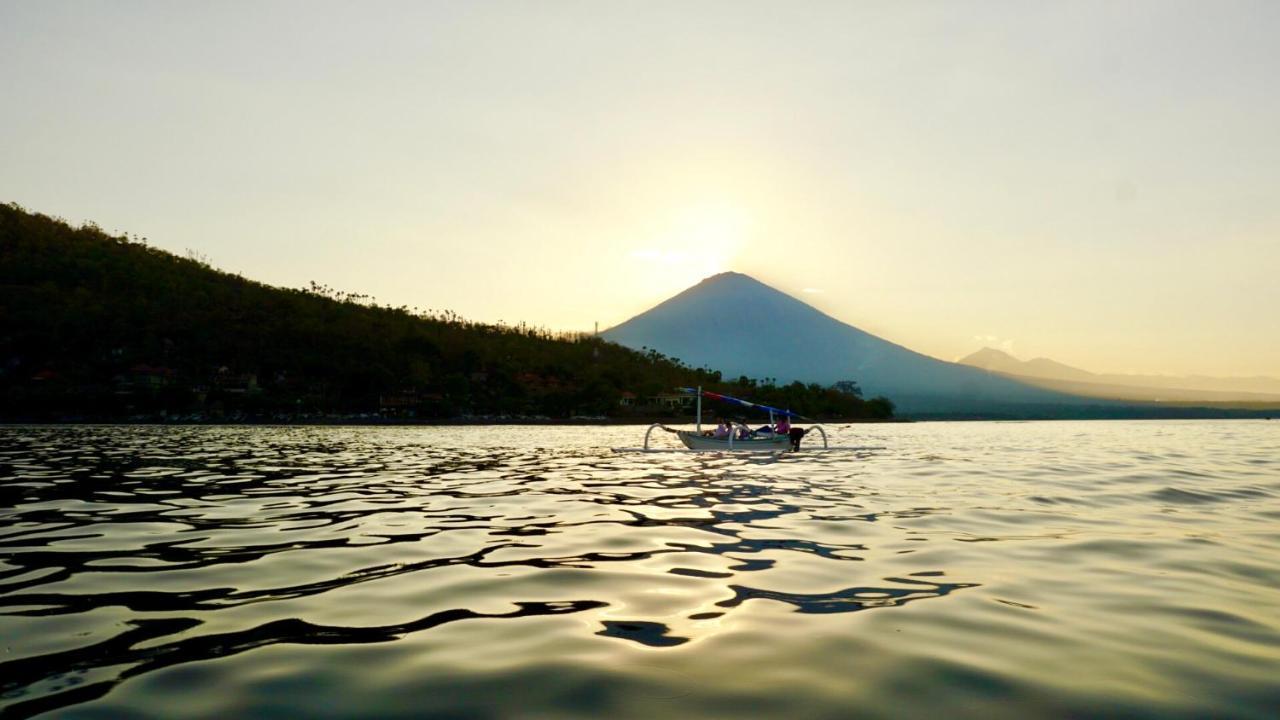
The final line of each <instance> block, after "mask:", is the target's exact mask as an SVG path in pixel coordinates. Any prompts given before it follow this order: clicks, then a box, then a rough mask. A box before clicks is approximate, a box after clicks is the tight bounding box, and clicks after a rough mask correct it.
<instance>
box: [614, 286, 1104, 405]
mask: <svg viewBox="0 0 1280 720" xmlns="http://www.w3.org/2000/svg"><path fill="white" fill-rule="evenodd" d="M603 336H604V338H605V339H607V340H612V341H614V342H617V343H619V344H621V345H625V346H627V347H631V348H634V349H642V348H650V349H654V350H657V351H659V352H661V353H663V354H666V355H668V356H671V357H677V358H679V359H681V360H682V361H684V362H686V363H689V364H690V365H693V366H695V367H702V366H706V367H710V368H715V369H719V370H722V371H724V372H725V373H726V374H727V375H729V376H730V377H732V376H735V375H739V374H741V375H747V376H752V377H770V378H774V379H776V380H777V381H778V382H782V383H785V382H791V381H794V380H799V381H802V382H817V383H823V384H828V383H833V382H837V381H840V380H855V381H857V382H858V383H859V384H860V385H861V387H862V388H863V390H864V392H865V394H866V395H868V396H872V395H885V396H888V397H889V398H890V399H891V400H893V401H894V403H896V404H897V406H898V407H899V409H900V410H902V411H904V412H907V413H912V414H934V413H937V414H986V415H991V414H996V415H1000V414H1008V415H1014V416H1018V415H1023V414H1032V415H1037V414H1045V413H1048V414H1051V415H1052V414H1053V413H1054V412H1056V411H1057V410H1061V409H1062V408H1065V407H1070V406H1078V405H1081V404H1082V403H1085V402H1086V401H1084V400H1082V399H1081V398H1078V397H1073V396H1070V395H1066V394H1063V393H1059V392H1054V391H1051V390H1045V389H1043V388H1038V387H1034V386H1032V385H1029V384H1027V383H1023V382H1019V381H1016V380H1012V379H1008V378H1005V377H1001V376H998V375H992V374H991V373H988V372H985V371H982V370H979V369H977V368H972V367H968V366H965V365H958V364H956V363H949V362H945V361H942V360H938V359H936V358H932V357H928V356H926V355H922V354H920V353H917V352H914V351H912V350H909V349H908V348H905V347H902V346H901V345H897V344H894V343H892V342H889V341H887V340H884V339H882V338H879V337H876V336H875V335H872V334H870V333H867V332H865V331H863V330H861V329H859V328H856V327H854V326H852V325H848V324H846V323H843V322H841V321H839V320H836V319H835V318H833V317H830V316H829V315H826V314H824V313H822V312H821V311H819V310H817V309H816V308H814V307H812V306H810V305H807V304H805V303H803V302H801V301H800V300H797V299H796V298H794V297H791V296H790V295H787V294H785V293H783V292H781V291H779V290H776V289H774V288H772V287H769V286H768V285H765V284H764V283H762V282H760V281H758V280H756V279H754V278H751V277H749V276H747V275H743V274H741V273H734V272H728V273H721V274H719V275H715V276H713V277H709V278H707V279H705V280H703V281H702V282H700V283H698V284H697V285H695V286H693V287H691V288H689V289H687V290H685V291H684V292H681V293H680V294H678V295H676V296H674V297H672V298H670V299H668V300H666V301H665V302H662V303H660V304H659V305H657V306H655V307H653V308H651V309H650V310H648V311H646V312H644V313H642V314H640V315H637V316H636V317H633V318H631V319H630V320H627V321H626V322H624V323H622V324H620V325H617V326H616V327H613V328H610V329H609V330H606V331H605V332H604V333H603ZM1087 402H1094V403H1096V402H1097V401H1096V400H1089V401H1087Z"/></svg>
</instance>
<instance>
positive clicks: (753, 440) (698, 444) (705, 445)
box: [644, 387, 827, 452]
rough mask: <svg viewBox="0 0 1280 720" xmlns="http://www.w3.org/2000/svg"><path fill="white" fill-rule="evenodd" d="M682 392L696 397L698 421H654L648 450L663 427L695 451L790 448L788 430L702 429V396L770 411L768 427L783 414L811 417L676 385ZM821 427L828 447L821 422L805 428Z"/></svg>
mask: <svg viewBox="0 0 1280 720" xmlns="http://www.w3.org/2000/svg"><path fill="white" fill-rule="evenodd" d="M677 389H678V390H679V391H680V392H682V393H687V394H691V395H694V396H695V397H696V398H697V421H696V425H695V427H694V429H693V430H676V429H674V428H669V427H667V426H666V425H663V424H662V423H654V424H652V425H650V426H649V429H648V430H647V431H645V434H644V449H645V450H649V434H650V433H652V432H653V431H654V429H655V428H661V429H663V430H665V431H667V432H670V433H674V434H675V435H676V437H678V438H679V439H680V442H682V443H684V446H685V447H687V448H689V449H690V450H693V451H695V452H783V451H785V450H789V449H790V448H791V437H790V436H789V435H787V434H785V433H777V432H772V431H769V432H760V431H751V430H750V429H749V428H745V426H743V427H744V429H745V430H746V432H745V433H744V434H743V435H742V436H740V435H739V433H738V432H737V429H736V428H733V427H730V428H729V433H728V435H727V436H725V437H716V436H715V435H714V434H712V433H710V432H705V433H704V432H703V431H702V398H704V397H705V398H707V399H708V400H719V401H721V402H727V403H730V404H733V405H738V406H741V407H747V408H753V409H756V410H761V411H764V412H767V413H769V427H770V428H775V427H777V424H776V420H777V418H780V417H786V418H795V419H797V420H808V418H806V417H804V416H803V415H800V414H798V413H793V412H791V411H790V410H783V409H781V408H775V407H769V406H768V405H761V404H760V403H753V402H751V401H749V400H743V399H741V398H736V397H731V396H729V395H721V394H720V393H713V392H709V391H705V390H703V389H702V388H701V387H697V388H677ZM815 430H816V431H818V432H820V433H821V434H822V446H823V447H824V448H826V447H827V431H826V430H825V429H823V427H822V426H821V425H813V426H811V427H809V428H808V429H807V430H806V431H805V432H806V434H807V433H810V432H813V431H815Z"/></svg>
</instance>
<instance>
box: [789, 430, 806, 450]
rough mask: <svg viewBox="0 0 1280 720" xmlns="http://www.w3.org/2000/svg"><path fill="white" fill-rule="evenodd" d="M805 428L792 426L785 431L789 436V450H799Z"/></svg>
mask: <svg viewBox="0 0 1280 720" xmlns="http://www.w3.org/2000/svg"><path fill="white" fill-rule="evenodd" d="M804 433H805V429H804V428H798V427H793V428H791V430H790V431H789V432H788V433H787V435H789V436H790V437H791V451H792V452H800V440H801V439H803V438H804Z"/></svg>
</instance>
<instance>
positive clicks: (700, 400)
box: [696, 385, 702, 435]
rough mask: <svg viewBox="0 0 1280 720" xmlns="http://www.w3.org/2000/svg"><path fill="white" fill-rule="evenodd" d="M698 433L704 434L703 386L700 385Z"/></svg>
mask: <svg viewBox="0 0 1280 720" xmlns="http://www.w3.org/2000/svg"><path fill="white" fill-rule="evenodd" d="M696 422H697V423H698V434H699V435H701V434H702V386H701V385H699V386H698V419H697V421H696Z"/></svg>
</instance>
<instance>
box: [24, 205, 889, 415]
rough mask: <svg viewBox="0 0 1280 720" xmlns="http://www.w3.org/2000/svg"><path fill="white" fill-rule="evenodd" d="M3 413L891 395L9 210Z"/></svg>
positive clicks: (878, 402) (634, 407)
mask: <svg viewBox="0 0 1280 720" xmlns="http://www.w3.org/2000/svg"><path fill="white" fill-rule="evenodd" d="M0 317H3V318H4V323H3V327H2V329H0V403H2V405H0V418H2V419H7V420H67V419H72V420H119V419H129V418H131V419H140V420H141V419H159V418H168V419H174V418H179V419H189V420H206V419H208V420H216V419H230V420H284V421H294V420H306V419H313V418H314V419H318V418H321V417H324V416H334V415H337V416H341V417H346V418H351V417H352V416H356V417H367V418H373V417H384V418H401V419H407V418H419V419H452V418H467V417H487V418H502V417H513V418H533V417H545V418H569V417H573V416H590V417H601V416H608V417H627V416H633V417H640V416H654V415H665V416H670V415H679V414H681V413H682V412H684V410H682V409H681V408H679V407H676V408H668V407H667V406H666V405H664V404H663V402H664V400H665V401H667V402H670V401H671V398H663V397H662V395H663V393H667V392H670V391H671V390H672V389H673V388H676V387H680V386H692V385H703V386H705V387H706V388H707V389H714V390H716V391H718V392H724V393H729V394H744V395H747V396H748V397H750V398H752V399H754V400H757V401H759V402H764V403H768V404H773V405H780V406H784V407H790V408H794V409H796V410H797V411H801V412H805V413H806V414H808V415H810V416H813V417H824V418H836V417H840V418H885V417H889V416H891V415H892V411H893V406H892V403H890V402H889V401H887V400H885V399H883V398H877V399H873V400H863V399H862V398H861V397H859V396H858V394H857V392H856V390H857V388H856V385H846V386H844V387H843V388H842V389H836V388H823V387H819V386H817V385H802V384H800V383H795V384H792V385H788V386H775V385H773V384H772V383H768V382H765V383H759V382H756V381H754V380H749V379H747V378H741V379H740V380H739V381H737V382H729V383H726V382H721V381H720V374H719V373H718V372H714V371H711V370H708V369H694V368H690V367H687V366H686V365H684V364H682V363H680V362H679V361H678V360H676V359H674V358H667V357H664V356H663V355H661V354H660V353H657V352H653V351H649V352H647V353H641V352H636V351H633V350H629V349H627V348H623V347H621V346H619V345H615V344H612V343H609V342H605V341H602V340H600V339H598V338H596V337H594V336H591V335H586V334H566V333H553V332H550V331H547V330H545V329H540V328H534V327H529V326H526V325H517V326H513V327H512V326H503V325H488V324H483V323H475V322H469V321H466V320H464V319H462V318H460V317H458V316H457V315H455V314H453V313H448V312H444V313H418V312H414V311H411V310H410V309H408V308H405V307H399V308H393V307H386V306H381V305H378V304H377V303H376V302H374V301H373V300H372V299H371V298H369V297H367V296H361V295H354V294H344V293H340V292H337V291H333V290H331V289H329V288H326V287H323V286H321V285H317V284H315V283H312V285H311V287H309V288H306V289H300V290H292V289H284V288H275V287H270V286H267V285H264V284H262V283H257V282H253V281H251V280H246V279H245V278H243V277H240V276H238V275H233V274H229V273H226V272H221V271H219V270H216V269H214V268H212V267H210V266H209V264H208V262H207V261H205V260H204V259H203V258H201V257H198V256H197V257H189V258H182V257H178V256H176V255H173V254H172V253H168V252H164V251H162V250H158V249H156V248H153V247H149V246H148V245H147V244H146V242H145V241H140V240H138V239H136V238H134V239H130V238H129V237H127V236H126V237H113V236H111V235H108V234H106V233H104V232H103V231H102V230H101V229H99V228H98V227H96V226H93V225H87V226H84V227H80V228H75V227H72V226H70V225H68V224H67V223H65V222H62V221H60V220H56V219H53V218H49V217H47V216H44V215H39V214H34V213H30V212H27V211H25V210H23V209H22V208H20V207H18V206H16V205H0Z"/></svg>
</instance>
